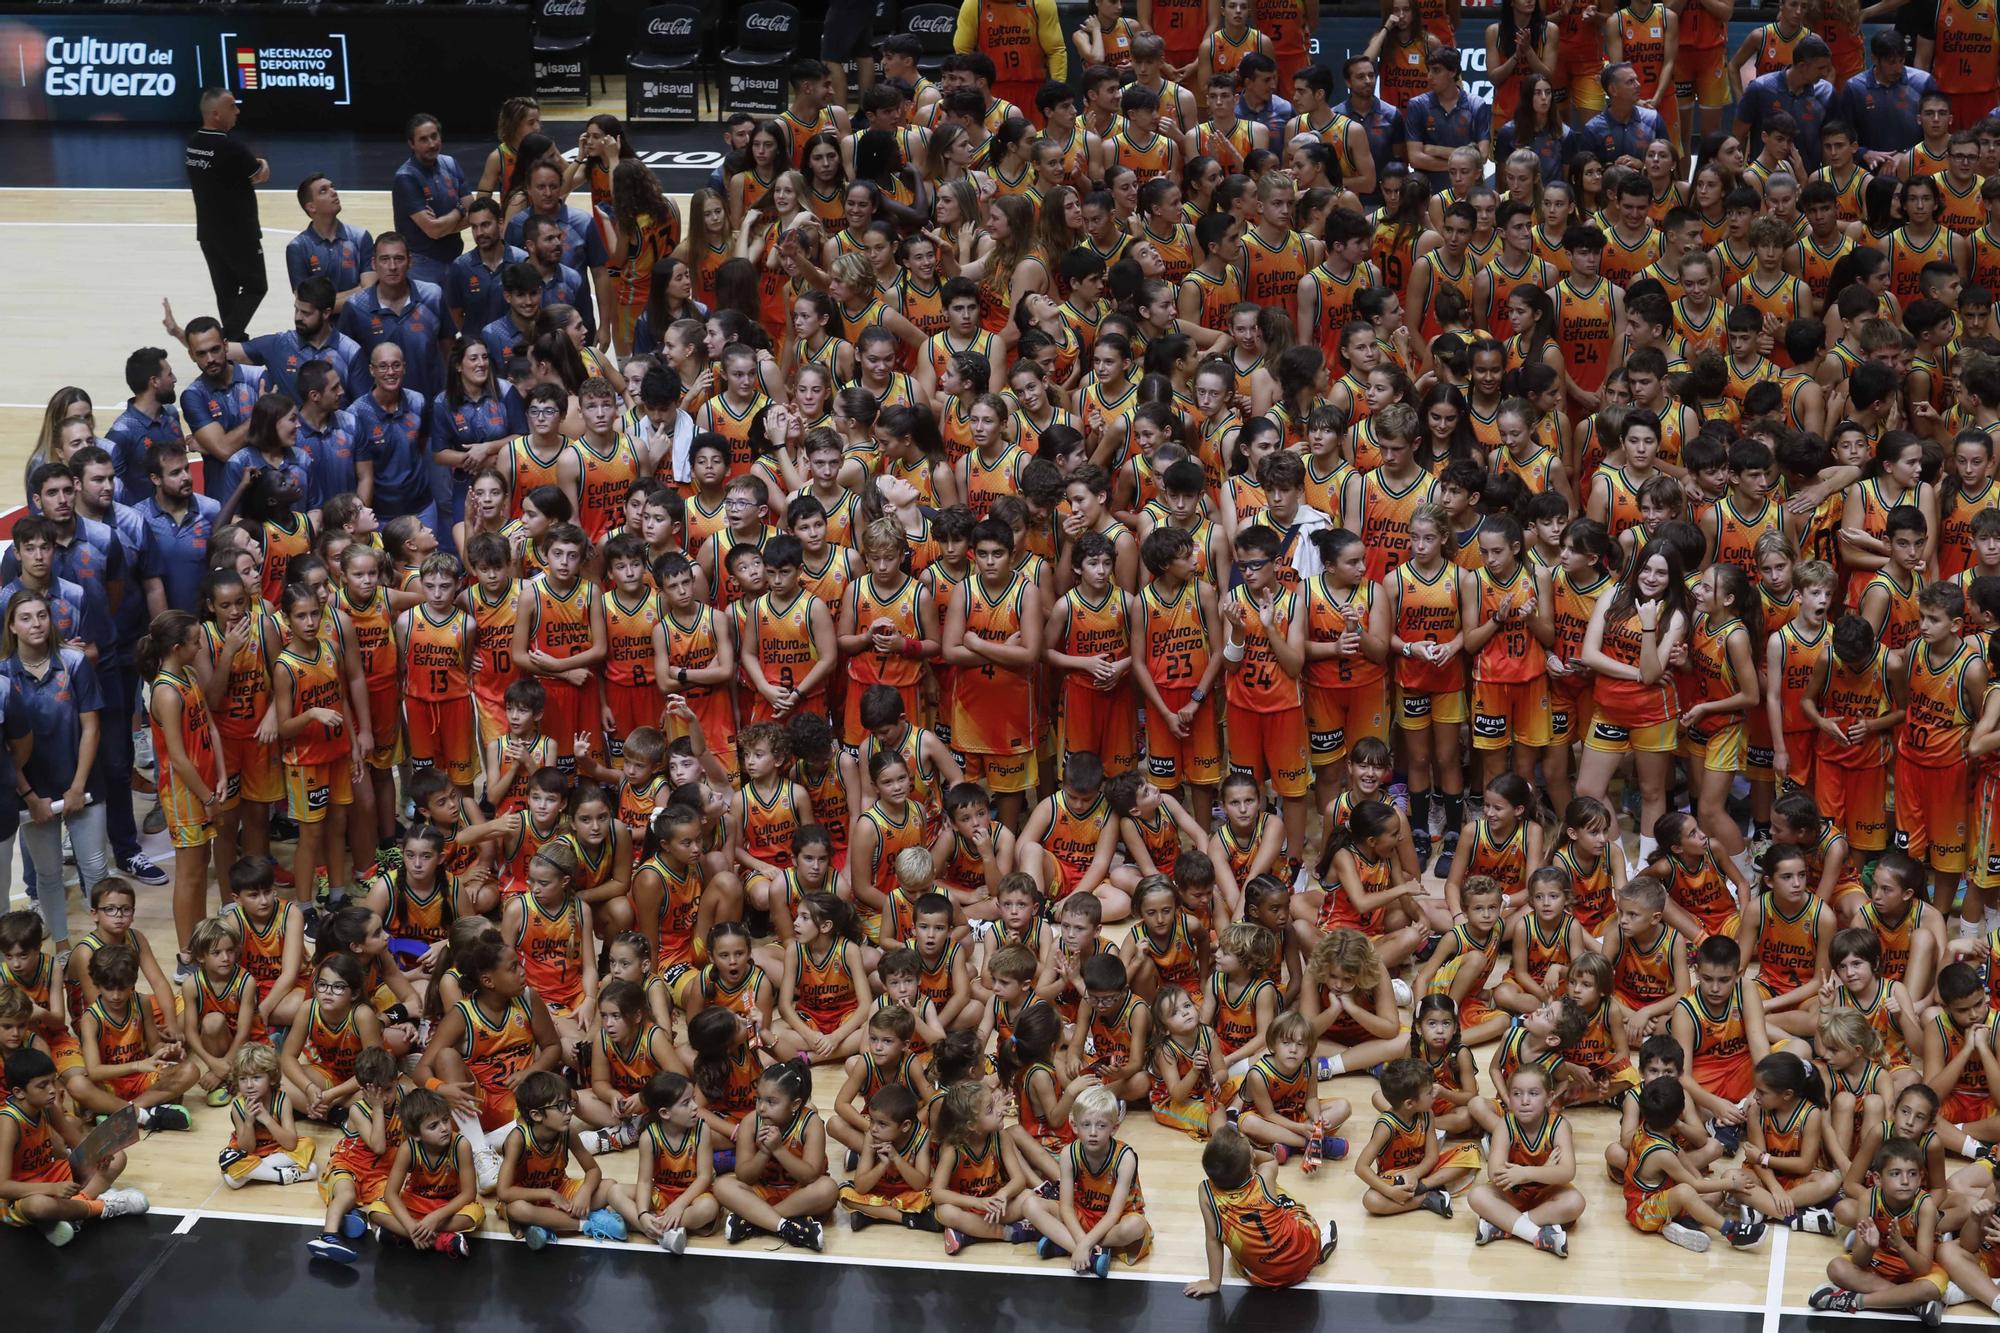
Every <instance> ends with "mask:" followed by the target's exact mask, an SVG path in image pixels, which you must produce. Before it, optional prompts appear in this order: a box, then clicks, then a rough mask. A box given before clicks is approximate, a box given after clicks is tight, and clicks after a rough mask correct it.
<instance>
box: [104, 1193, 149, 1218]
mask: <svg viewBox="0 0 2000 1333" xmlns="http://www.w3.org/2000/svg"><path fill="white" fill-rule="evenodd" d="M97 1201H98V1202H99V1203H101V1204H103V1205H104V1213H103V1216H105V1217H138V1216H140V1215H142V1214H143V1213H145V1211H146V1210H147V1209H148V1208H151V1207H152V1206H153V1205H152V1203H151V1202H149V1201H148V1200H147V1198H146V1196H145V1195H143V1194H141V1193H139V1191H137V1190H106V1191H104V1193H102V1194H100V1195H98V1196H97Z"/></svg>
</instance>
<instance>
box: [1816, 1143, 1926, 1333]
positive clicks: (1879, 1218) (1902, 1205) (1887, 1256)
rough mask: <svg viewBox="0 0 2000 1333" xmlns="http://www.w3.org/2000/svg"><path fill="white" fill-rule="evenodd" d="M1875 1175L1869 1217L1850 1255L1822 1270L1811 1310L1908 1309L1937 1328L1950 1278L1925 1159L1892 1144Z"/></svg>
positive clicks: (1852, 1242)
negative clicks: (1940, 1251)
mask: <svg viewBox="0 0 2000 1333" xmlns="http://www.w3.org/2000/svg"><path fill="white" fill-rule="evenodd" d="M1875 1170H1876V1173H1877V1175H1878V1176H1879V1177H1880V1181H1881V1183H1880V1184H1878V1185H1876V1186H1875V1188H1874V1189H1873V1190H1871V1191H1869V1195H1868V1202H1867V1204H1866V1205H1865V1207H1866V1210H1867V1212H1866V1216H1865V1217H1863V1218H1862V1219H1861V1221H1860V1223H1859V1225H1857V1226H1856V1227H1855V1229H1854V1234H1853V1238H1852V1239H1851V1240H1850V1241H1849V1242H1848V1248H1847V1253H1846V1254H1843V1255H1841V1256H1840V1257H1838V1258H1836V1259H1833V1260H1832V1261H1830V1262H1829V1263H1828V1264H1827V1266H1826V1275H1827V1277H1828V1279H1829V1282H1828V1285H1826V1286H1823V1287H1820V1288H1818V1289H1817V1290H1815V1291H1814V1292H1813V1294H1812V1296H1811V1297H1810V1298H1809V1301H1810V1304H1811V1305H1812V1308H1813V1309H1815V1310H1837V1311H1841V1312H1843V1313H1847V1314H1859V1313H1860V1312H1861V1311H1863V1310H1908V1311H1910V1313H1912V1314H1914V1315H1916V1316H1917V1318H1918V1319H1920V1320H1922V1321H1923V1322H1924V1323H1926V1324H1933V1325H1934V1324H1936V1323H1938V1322H1939V1321H1940V1320H1941V1319H1942V1318H1943V1317H1944V1304H1943V1300H1942V1299H1941V1298H1942V1297H1943V1295H1944V1290H1945V1284H1946V1283H1947V1282H1948V1281H1949V1279H1948V1277H1947V1276H1946V1273H1945V1270H1944V1268H1943V1266H1942V1265H1940V1264H1939V1263H1938V1261H1937V1235H1938V1199H1937V1197H1936V1196H1935V1195H1933V1194H1932V1193H1931V1192H1930V1191H1929V1190H1927V1189H1925V1188H1924V1154H1923V1152H1922V1151H1921V1150H1920V1149H1918V1147H1917V1145H1916V1144H1914V1143H1911V1142H1910V1141H1909V1140H1908V1139H1892V1140H1890V1141H1889V1142H1888V1143H1885V1144H1884V1145H1882V1150H1881V1152H1879V1153H1878V1154H1877V1155H1876V1158H1875Z"/></svg>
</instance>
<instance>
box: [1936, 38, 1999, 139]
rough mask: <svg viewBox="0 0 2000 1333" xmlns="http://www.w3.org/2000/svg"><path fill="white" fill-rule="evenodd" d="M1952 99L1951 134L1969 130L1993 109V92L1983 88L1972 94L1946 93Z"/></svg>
mask: <svg viewBox="0 0 2000 1333" xmlns="http://www.w3.org/2000/svg"><path fill="white" fill-rule="evenodd" d="M1989 35H1990V34H1989ZM1945 96H1946V97H1949V98H1950V99H1951V132H1952V133H1953V134H1956V133H1958V132H1959V131H1960V130H1969V129H1971V128H1972V127H1973V126H1974V125H1977V124H1978V123H1979V122H1980V121H1981V120H1983V119H1985V117H1986V113H1987V112H1989V111H1991V110H1992V109H1993V90H1992V89H1991V88H1983V89H1981V90H1980V91H1978V92H1972V93H1946V94H1945Z"/></svg>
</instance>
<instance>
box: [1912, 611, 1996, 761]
mask: <svg viewBox="0 0 2000 1333" xmlns="http://www.w3.org/2000/svg"><path fill="white" fill-rule="evenodd" d="M1978 655H1979V650H1978V649H1977V648H1976V647H1974V646H1973V645H1971V644H1967V643H1958V644H1955V645H1953V647H1952V651H1951V655H1950V656H1949V657H1947V658H1946V659H1945V660H1944V661H1943V662H1937V661H1935V660H1934V656H1935V654H1934V650H1933V649H1932V648H1931V646H1930V644H1929V643H1928V642H1919V643H1917V644H1915V646H1913V647H1912V648H1911V650H1910V655H1909V689H1908V694H1909V701H1908V704H1907V708H1906V714H1905V719H1904V722H1903V728H1902V731H1901V733H1900V734H1899V735H1898V736H1897V738H1896V753H1897V756H1898V757H1899V758H1900V759H1906V760H1908V761H1909V762H1910V763H1913V764H1917V765H1919V766H1921V767H1924V768H1948V767H1951V766H1952V765H1954V764H1959V763H1962V762H1963V761H1964V757H1965V742H1966V738H1967V737H1968V735H1969V734H1970V733H1971V729H1972V724H1973V722H1974V721H1975V720H1977V718H1978V716H1979V708H1980V703H1981V701H1980V700H1976V699H1972V698H1970V697H1968V691H1967V690H1966V684H1965V672H1966V668H1968V667H1969V666H1971V665H1972V663H1973V662H1974V661H1975V660H1977V659H1978Z"/></svg>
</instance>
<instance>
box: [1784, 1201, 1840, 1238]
mask: <svg viewBox="0 0 2000 1333" xmlns="http://www.w3.org/2000/svg"><path fill="white" fill-rule="evenodd" d="M1785 1225H1786V1226H1788V1227H1790V1228H1791V1229H1792V1230H1794V1231H1810V1232H1812V1233H1813V1234H1814V1235H1816V1236H1831V1235H1832V1234H1833V1229H1834V1225H1835V1224H1834V1220H1833V1212H1832V1210H1830V1209H1826V1208H1807V1209H1805V1210H1804V1211H1803V1212H1798V1213H1794V1214H1792V1216H1790V1217H1788V1218H1786V1219H1785Z"/></svg>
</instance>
